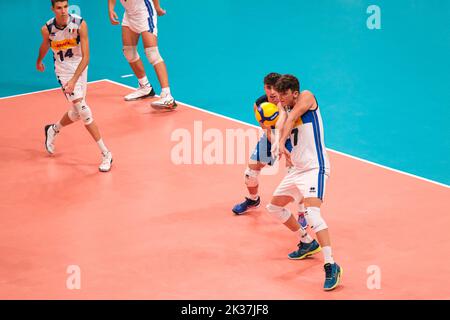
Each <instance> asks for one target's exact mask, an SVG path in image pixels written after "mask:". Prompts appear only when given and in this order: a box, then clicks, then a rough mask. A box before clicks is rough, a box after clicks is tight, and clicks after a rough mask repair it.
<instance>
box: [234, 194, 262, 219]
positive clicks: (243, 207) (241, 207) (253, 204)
mask: <svg viewBox="0 0 450 320" xmlns="http://www.w3.org/2000/svg"><path fill="white" fill-rule="evenodd" d="M260 203H261V198H260V197H258V199H256V200H252V199H249V198H247V197H246V198H245V201H244V202H242V203H238V204H237V205H235V206H234V208H233V212H234V213H235V214H238V215H239V214H244V213H246V212H247V211H248V210H249V209H252V208H258V207H259V205H260Z"/></svg>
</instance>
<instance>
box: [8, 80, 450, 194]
mask: <svg viewBox="0 0 450 320" xmlns="http://www.w3.org/2000/svg"><path fill="white" fill-rule="evenodd" d="M97 82H109V83H112V84H115V85H118V86H122V87H125V88H128V89H136V88H135V87H132V86H129V85H126V84H123V83H120V82H117V81H114V80H111V79H100V80H93V81H88V83H97ZM54 90H61V87H56V88H51V89H44V90H37V91H32V92H27V93H21V94H16V95H11V96H6V97H0V100H5V99H10V98H16V97H22V96H27V95H31V94H36V93H42V92H48V91H54ZM157 96H158V95H155V97H157ZM179 102H180V103H181V104H182V105H184V106H186V107H188V108H191V109H194V110H198V111H201V112H204V113H208V114H211V115H213V116H216V117H219V118H223V119H227V120H230V121H232V122H236V123H239V124H242V125H245V126H248V127H253V128H257V129H259V128H260V127H259V126H257V125H254V124H251V123H247V122H244V121H241V120H238V119H234V118H231V117H228V116H225V115H222V114H219V113H216V112H213V111H209V110H205V109H202V108H199V107H196V106H193V105H190V104H187V103H184V102H181V101H179ZM326 149H327V150H329V151H331V152H333V153H336V154H339V155H341V156H344V157H348V158H351V159H354V160H358V161H361V162H364V163H367V164H370V165H373V166H376V167H379V168H383V169H386V170H389V171H393V172H395V173H399V174H403V175H406V176H408V177H411V178H416V179H419V180H422V181H425V182H429V183H432V184H435V185H438V186H441V187H444V188H447V189H450V185H447V184H445V183H442V182H437V181H434V180H431V179H427V178H424V177H421V176H418V175H415V174H412V173H409V172H405V171H401V170H398V169H394V168H391V167H388V166H385V165H382V164H379V163H376V162H373V161H370V160H366V159H363V158H359V157H357V156H353V155H350V154H347V153H344V152H341V151H337V150H334V149H332V148H326Z"/></svg>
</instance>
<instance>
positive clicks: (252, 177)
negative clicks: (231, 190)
mask: <svg viewBox="0 0 450 320" xmlns="http://www.w3.org/2000/svg"><path fill="white" fill-rule="evenodd" d="M259 174H260V171H257V170H252V169H250V168H247V169H246V170H245V184H246V185H247V187H250V188H253V187H257V186H258V185H259Z"/></svg>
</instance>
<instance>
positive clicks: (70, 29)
mask: <svg viewBox="0 0 450 320" xmlns="http://www.w3.org/2000/svg"><path fill="white" fill-rule="evenodd" d="M68 19H69V21H68V23H67V26H66V27H65V28H59V27H57V26H56V19H55V18H52V19H50V20H48V21H47V23H46V26H47V29H48V32H49V39H50V48H51V49H52V51H53V60H54V62H55V72H56V74H70V73H75V70H76V69H77V67H78V65H79V64H80V62H81V59H82V58H83V55H82V52H81V45H80V34H79V29H80V26H81V22H83V18H81V17H80V16H77V15H75V14H70V15H69V18H68Z"/></svg>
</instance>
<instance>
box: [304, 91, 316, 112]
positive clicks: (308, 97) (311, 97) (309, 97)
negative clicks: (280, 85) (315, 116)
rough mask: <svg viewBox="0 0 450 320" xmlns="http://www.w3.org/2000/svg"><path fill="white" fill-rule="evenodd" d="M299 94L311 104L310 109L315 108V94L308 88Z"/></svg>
mask: <svg viewBox="0 0 450 320" xmlns="http://www.w3.org/2000/svg"><path fill="white" fill-rule="evenodd" d="M301 95H302V100H303V101H305V102H306V103H308V104H309V105H311V109H317V108H318V107H319V103H318V102H317V99H316V96H315V95H314V94H313V93H312V92H311V91H310V90H303V91H302V93H301Z"/></svg>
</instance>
